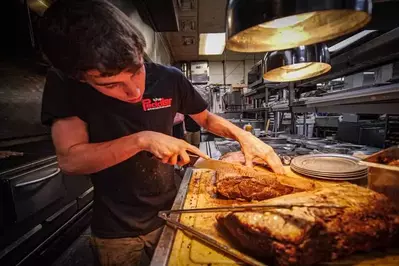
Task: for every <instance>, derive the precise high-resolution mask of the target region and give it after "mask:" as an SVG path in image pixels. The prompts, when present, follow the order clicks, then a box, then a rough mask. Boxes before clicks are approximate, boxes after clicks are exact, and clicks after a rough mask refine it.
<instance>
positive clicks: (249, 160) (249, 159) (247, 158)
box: [244, 154, 254, 167]
mask: <svg viewBox="0 0 399 266" xmlns="http://www.w3.org/2000/svg"><path fill="white" fill-rule="evenodd" d="M244 155H245V166H248V167H253V166H254V165H253V163H252V159H253V157H252V156H250V155H246V154H244Z"/></svg>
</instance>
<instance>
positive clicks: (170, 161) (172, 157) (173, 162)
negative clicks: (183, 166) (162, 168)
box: [168, 154, 179, 165]
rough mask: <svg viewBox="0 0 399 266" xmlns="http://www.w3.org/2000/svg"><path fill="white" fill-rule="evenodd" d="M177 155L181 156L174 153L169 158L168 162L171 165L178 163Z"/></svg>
mask: <svg viewBox="0 0 399 266" xmlns="http://www.w3.org/2000/svg"><path fill="white" fill-rule="evenodd" d="M177 156H179V155H178V154H173V155H172V156H171V157H170V158H169V161H168V164H171V165H175V164H177Z"/></svg>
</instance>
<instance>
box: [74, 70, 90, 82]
mask: <svg viewBox="0 0 399 266" xmlns="http://www.w3.org/2000/svg"><path fill="white" fill-rule="evenodd" d="M76 79H77V80H79V82H82V83H88V82H87V74H86V73H84V72H80V73H79V74H78V75H77V78H76Z"/></svg>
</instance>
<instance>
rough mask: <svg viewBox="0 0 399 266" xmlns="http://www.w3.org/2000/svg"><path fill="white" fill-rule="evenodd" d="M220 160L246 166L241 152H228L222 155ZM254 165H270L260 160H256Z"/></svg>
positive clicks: (253, 161)
mask: <svg viewBox="0 0 399 266" xmlns="http://www.w3.org/2000/svg"><path fill="white" fill-rule="evenodd" d="M219 160H221V161H224V162H229V163H239V164H242V165H245V157H244V154H243V153H242V152H241V151H235V152H228V153H225V154H224V155H222V156H221V157H220V158H219ZM252 163H253V164H255V165H260V166H265V167H268V164H267V163H266V162H265V161H263V160H262V159H260V158H254V159H253V160H252Z"/></svg>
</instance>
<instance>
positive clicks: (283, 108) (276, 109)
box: [271, 103, 290, 112]
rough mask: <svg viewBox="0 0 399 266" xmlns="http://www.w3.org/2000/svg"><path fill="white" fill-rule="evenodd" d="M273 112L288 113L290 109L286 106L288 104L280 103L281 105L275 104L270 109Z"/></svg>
mask: <svg viewBox="0 0 399 266" xmlns="http://www.w3.org/2000/svg"><path fill="white" fill-rule="evenodd" d="M271 109H272V111H273V112H288V111H290V107H289V106H288V103H282V104H275V105H273V106H272V107H271Z"/></svg>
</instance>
